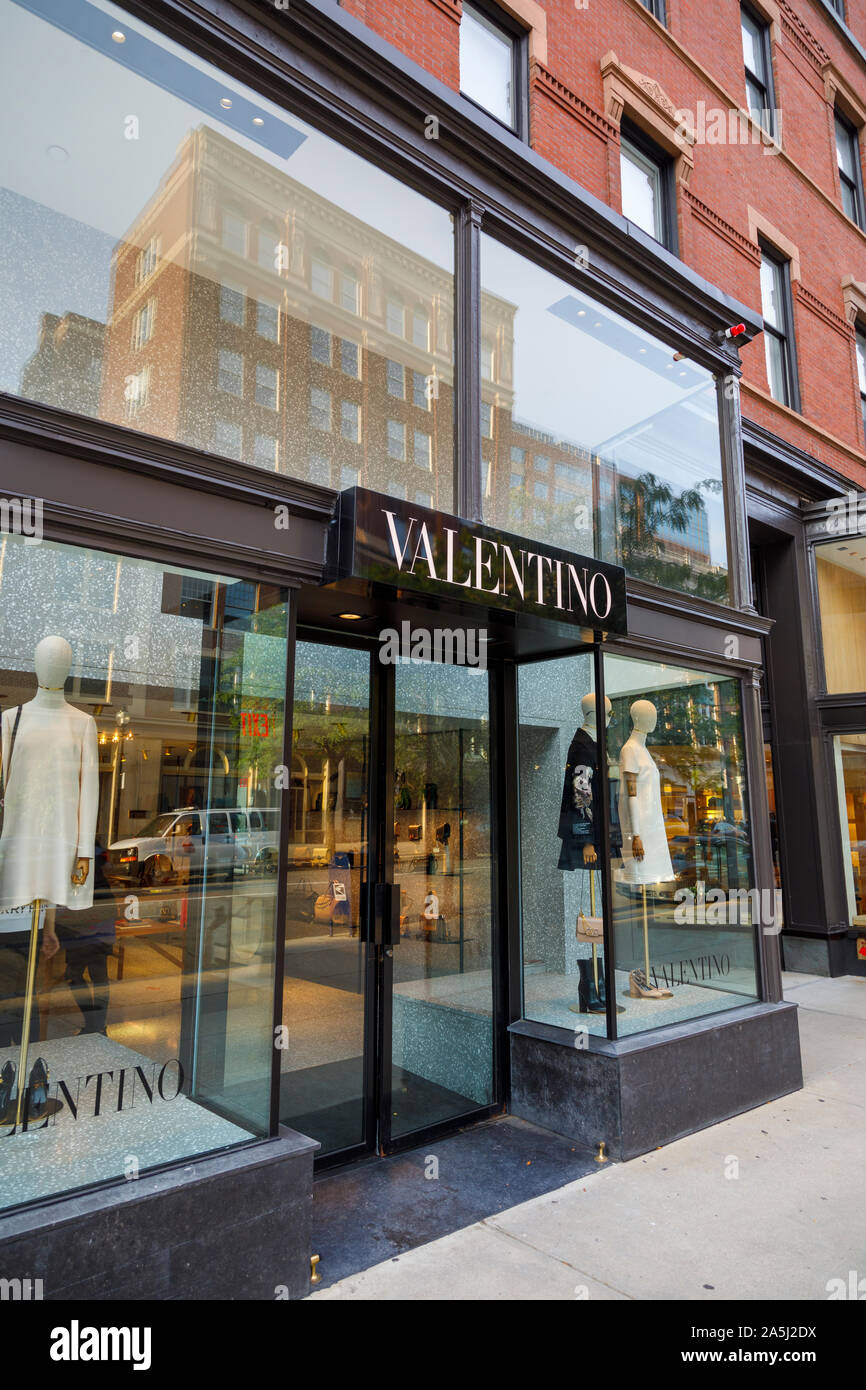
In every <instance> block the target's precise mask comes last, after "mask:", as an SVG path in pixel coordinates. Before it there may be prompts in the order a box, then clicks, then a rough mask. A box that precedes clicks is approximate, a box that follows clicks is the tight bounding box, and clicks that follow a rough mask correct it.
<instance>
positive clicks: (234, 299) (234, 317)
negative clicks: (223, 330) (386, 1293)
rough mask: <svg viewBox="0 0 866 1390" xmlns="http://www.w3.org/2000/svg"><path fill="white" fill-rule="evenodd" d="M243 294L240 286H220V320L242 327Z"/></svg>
mask: <svg viewBox="0 0 866 1390" xmlns="http://www.w3.org/2000/svg"><path fill="white" fill-rule="evenodd" d="M245 298H246V296H245V294H244V291H243V289H242V288H241V286H240V285H229V284H225V283H223V284H221V285H220V318H221V319H222V321H223V323H234V324H237V325H238V327H243V322H244V301H245Z"/></svg>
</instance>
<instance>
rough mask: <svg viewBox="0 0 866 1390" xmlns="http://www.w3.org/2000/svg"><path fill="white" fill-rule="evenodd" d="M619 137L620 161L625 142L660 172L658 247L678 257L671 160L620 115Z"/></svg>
mask: <svg viewBox="0 0 866 1390" xmlns="http://www.w3.org/2000/svg"><path fill="white" fill-rule="evenodd" d="M619 135H620V158H622V143H623V141H624V142H625V144H627V145H631V146H632V148H633V149H635V150H636V151H637V152H638V154H641V155H643V157H644V159H648V160H650V161H651V163H653V164H654V165H655V166H656V168H657V169H658V171H659V193H660V195H661V218H660V221H661V228H662V237H661V240H660V241H659V245H660V246H664V248H665V250H667V251H671V252H672V253H673V254H674V255H675V256H678V255H679V244H680V239H679V230H678V228H677V180H676V168H675V161H674V158H673V156H672V155H669V154H668V152H667V151H666V150H663V149H662V147H661V146H660V145H657V144H656V142H655V141H654V140H652V139H651V138H650V136H649V135H647V134H646V132H645V131H643V130H641V128H640V126H637V125H635V124H634V123H633V122H632V121H630V120H629V118H628V117H627V116H623V118H622V120H621V122H620V128H619ZM623 217H626V218H628V220H629V221H631V218H629V217H628V214H627V213H626V212H625V211H623ZM634 225H637V224H634ZM648 235H649V233H648Z"/></svg>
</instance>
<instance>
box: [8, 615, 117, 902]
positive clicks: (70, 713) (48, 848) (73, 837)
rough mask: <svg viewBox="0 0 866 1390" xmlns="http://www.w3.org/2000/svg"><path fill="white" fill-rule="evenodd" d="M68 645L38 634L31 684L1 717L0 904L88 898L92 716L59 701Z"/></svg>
mask: <svg viewBox="0 0 866 1390" xmlns="http://www.w3.org/2000/svg"><path fill="white" fill-rule="evenodd" d="M71 665H72V648H71V647H70V645H69V643H68V642H67V641H66V640H65V639H64V638H63V637H43V639H42V641H41V642H40V643H39V644H38V646H37V648H36V652H35V657H34V669H35V672H36V679H37V681H38V683H39V688H38V689H37V691H36V695H35V696H34V698H33V699H32V700H30V701H29V703H28V704H26V705H24V706H22V708H21V717H20V720H19V722H18V731H17V733H16V735H15V747H14V752H13V753H12V757H11V761H10V749H11V745H12V731H13V728H14V725H15V717H16V714H17V708H13V709H7V710H6V711H5V712H4V714H3V721H2V756H3V767H4V769H5V782H6V797H5V806H4V816H3V831H2V835H0V909H2V908H9V907H21V906H23V905H24V904H25V903H31V902H33V901H34V899H36V898H40V899H43V900H45V901H47V902H49V903H55V904H57V905H59V906H61V907H72V908H78V909H80V908H87V907H90V906H91V904H92V903H93V875H92V873H91V864H92V860H93V844H94V838H95V835H96V813H97V807H98V802H99V754H98V749H97V741H96V722H95V720H94V719H92V718H91V716H90V715H89V714H84V713H83V712H82V711H81V710H78V709H75V708H74V707H73V706H72V705H70V704H67V701H66V699H65V697H64V694H63V687H64V685H65V683H66V679H67V677H68V675H69V670H70V667H71Z"/></svg>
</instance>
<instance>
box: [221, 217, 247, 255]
mask: <svg viewBox="0 0 866 1390" xmlns="http://www.w3.org/2000/svg"><path fill="white" fill-rule="evenodd" d="M222 244H223V246H224V247H225V249H226V251H234V253H235V255H236V256H245V255H246V254H247V224H246V222H245V221H244V219H243V218H242V217H241V216H240V215H239V214H238V213H236V212H231V211H230V209H228V208H224V209H223V215H222Z"/></svg>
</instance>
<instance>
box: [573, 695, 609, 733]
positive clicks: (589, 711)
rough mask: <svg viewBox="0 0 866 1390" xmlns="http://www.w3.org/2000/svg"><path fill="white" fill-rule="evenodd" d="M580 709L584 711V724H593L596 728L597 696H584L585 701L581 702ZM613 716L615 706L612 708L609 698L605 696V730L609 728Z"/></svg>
mask: <svg viewBox="0 0 866 1390" xmlns="http://www.w3.org/2000/svg"><path fill="white" fill-rule="evenodd" d="M580 708H581V709H582V710H583V722H584V724H592V725H593V727H595V696H594V695H593V694H589V695H584V697H583V699H582V700H581V702H580ZM612 715H613V706H612V704H611V703H610V700H609V699H608V698H607V696H606V695H605V697H604V727H605V728H607V726H608V724H609V723H610V721H611V717H612Z"/></svg>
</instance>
